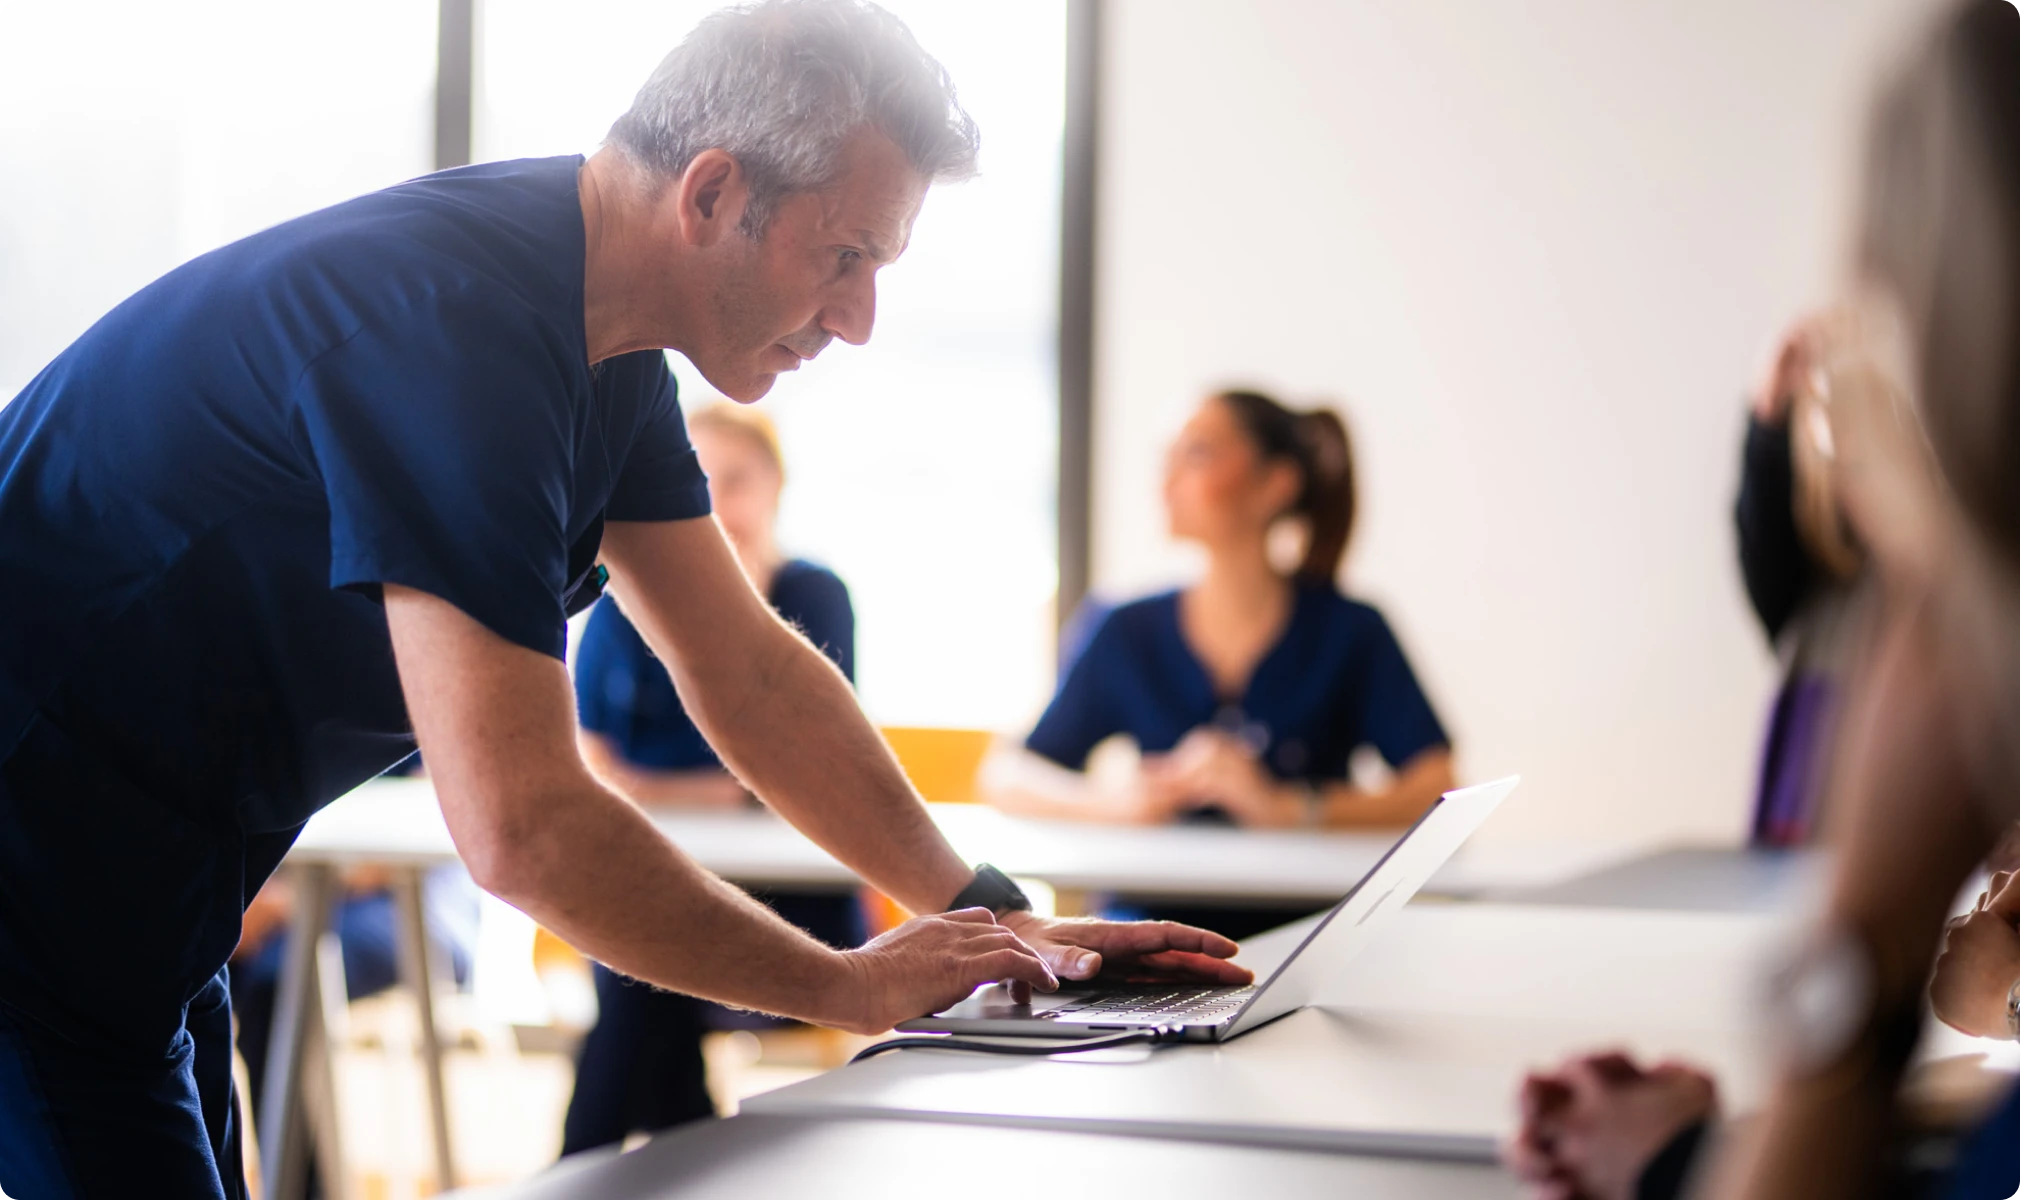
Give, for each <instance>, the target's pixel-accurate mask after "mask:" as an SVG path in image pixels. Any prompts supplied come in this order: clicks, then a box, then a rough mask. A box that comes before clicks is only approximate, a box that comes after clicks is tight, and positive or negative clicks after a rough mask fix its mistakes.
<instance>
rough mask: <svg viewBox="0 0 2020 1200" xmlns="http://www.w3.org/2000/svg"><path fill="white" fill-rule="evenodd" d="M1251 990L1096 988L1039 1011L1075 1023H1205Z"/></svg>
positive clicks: (1222, 1014) (1235, 1006)
mask: <svg viewBox="0 0 2020 1200" xmlns="http://www.w3.org/2000/svg"><path fill="white" fill-rule="evenodd" d="M1254 994H1255V989H1254V988H1252V987H1243V988H1226V987H1207V988H1202V987H1174V988H1161V989H1155V990H1143V991H1127V992H1097V993H1096V994H1094V995H1091V996H1082V997H1081V998H1079V999H1078V1000H1075V1001H1074V1002H1073V1003H1071V1004H1065V1005H1061V1006H1060V1007H1058V1008H1054V1009H1049V1010H1047V1011H1046V1012H1044V1013H1042V1014H1040V1015H1042V1016H1045V1017H1049V1018H1051V1019H1053V1020H1055V1021H1068V1022H1070V1023H1072V1024H1075V1025H1086V1024H1090V1023H1092V1022H1096V1021H1102V1022H1109V1023H1114V1022H1124V1023H1127V1024H1132V1025H1204V1024H1210V1023H1212V1022H1214V1021H1218V1020H1221V1019H1222V1018H1225V1017H1229V1016H1232V1015H1233V1014H1234V1011H1235V1010H1236V1009H1238V1008H1240V1007H1241V1006H1242V1005H1243V1004H1245V1003H1247V1002H1248V998H1249V997H1250V996H1251V995H1254Z"/></svg>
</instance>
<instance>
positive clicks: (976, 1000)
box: [935, 983, 1089, 1021]
mask: <svg viewBox="0 0 2020 1200" xmlns="http://www.w3.org/2000/svg"><path fill="white" fill-rule="evenodd" d="M1088 994H1089V993H1088V989H1086V988H1064V987H1062V988H1060V989H1059V990H1058V991H1056V992H1033V993H1031V1003H1029V1004H1014V1003H1012V1002H1011V1000H1010V989H1009V988H1007V987H1005V986H1003V985H1002V984H1000V983H992V984H990V985H988V986H987V987H982V988H977V989H976V990H975V994H974V995H972V996H970V997H968V998H967V999H966V1000H963V1001H961V1003H959V1004H956V1005H955V1006H954V1007H952V1008H950V1009H948V1010H947V1011H945V1012H943V1013H938V1014H935V1015H937V1016H942V1017H956V1018H966V1019H969V1020H975V1019H978V1018H979V1019H994V1020H999V1021H1000V1020H1003V1019H1004V1018H1006V1017H1007V1018H1017V1017H1030V1016H1034V1015H1036V1014H1038V1013H1043V1012H1050V1011H1051V1010H1053V1009H1055V1008H1059V1007H1062V1006H1064V1005H1067V1004H1071V1003H1073V1001H1074V1000H1075V999H1077V998H1082V997H1085V996H1087V995H1088Z"/></svg>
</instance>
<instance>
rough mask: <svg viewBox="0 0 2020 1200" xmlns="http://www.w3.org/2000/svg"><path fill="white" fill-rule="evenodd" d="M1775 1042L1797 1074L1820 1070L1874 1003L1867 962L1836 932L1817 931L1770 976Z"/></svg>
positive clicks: (1852, 1038) (1848, 1042) (1848, 1043)
mask: <svg viewBox="0 0 2020 1200" xmlns="http://www.w3.org/2000/svg"><path fill="white" fill-rule="evenodd" d="M1774 1000H1775V1003H1774V1005H1773V1009H1772V1011H1773V1013H1774V1023H1775V1026H1776V1029H1775V1032H1776V1034H1777V1035H1778V1040H1779V1041H1780V1042H1781V1043H1782V1045H1784V1046H1785V1047H1787V1052H1788V1055H1789V1058H1790V1060H1791V1062H1792V1064H1793V1065H1794V1066H1795V1067H1796V1069H1797V1070H1800V1071H1815V1070H1821V1069H1822V1068H1824V1067H1827V1066H1829V1065H1830V1064H1832V1063H1834V1062H1836V1061H1837V1060H1838V1059H1839V1058H1840V1057H1842V1056H1843V1055H1844V1053H1845V1052H1846V1051H1847V1050H1849V1049H1850V1048H1851V1047H1852V1045H1853V1043H1854V1042H1856V1041H1857V1039H1858V1036H1859V1032H1860V1030H1862V1029H1864V1028H1865V1026H1866V1022H1867V1019H1868V1017H1869V1016H1870V1014H1871V1011H1872V1005H1873V967H1872V959H1871V957H1870V956H1869V955H1868V954H1867V953H1866V948H1865V946H1864V945H1863V944H1862V943H1861V942H1859V940H1858V939H1857V938H1855V937H1853V936H1852V935H1851V934H1849V933H1847V932H1846V931H1844V930H1841V929H1834V928H1832V929H1825V930H1823V931H1821V932H1820V933H1819V934H1818V936H1817V937H1816V938H1814V939H1813V940H1812V941H1811V942H1810V943H1809V944H1808V945H1807V946H1805V947H1804V948H1803V949H1802V950H1801V951H1799V952H1798V953H1797V955H1796V957H1795V959H1794V961H1792V962H1790V963H1789V965H1788V966H1787V967H1785V968H1784V969H1783V970H1782V971H1781V972H1780V973H1779V974H1778V975H1777V976H1776V978H1775V981H1774Z"/></svg>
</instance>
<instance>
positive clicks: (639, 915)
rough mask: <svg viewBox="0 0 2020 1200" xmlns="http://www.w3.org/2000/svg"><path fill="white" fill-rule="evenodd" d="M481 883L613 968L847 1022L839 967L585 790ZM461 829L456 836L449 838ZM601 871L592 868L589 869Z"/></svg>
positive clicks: (566, 800)
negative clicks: (841, 1006) (839, 1004)
mask: <svg viewBox="0 0 2020 1200" xmlns="http://www.w3.org/2000/svg"><path fill="white" fill-rule="evenodd" d="M544 809H545V812H546V816H547V819H543V820H542V821H541V830H540V835H539V836H538V837H534V838H527V839H525V840H524V841H523V843H522V845H521V848H520V849H518V850H516V851H514V852H513V853H511V854H509V855H505V856H502V857H501V858H500V860H499V861H498V862H497V863H495V864H487V866H488V867H489V870H488V871H487V872H486V877H483V878H480V879H479V881H478V882H479V883H481V884H483V885H484V886H485V887H486V889H487V890H490V891H492V892H494V893H496V894H497V895H498V896H499V897H500V898H502V899H504V900H506V901H508V902H510V903H511V904H512V905H513V906H514V907H516V908H519V909H520V910H522V911H524V912H525V913H526V914H527V915H529V916H531V917H533V918H534V919H535V920H537V921H539V922H540V923H541V924H542V925H545V926H547V927H548V928H549V929H551V930H553V931H554V932H555V933H557V934H559V935H560V936H561V937H562V938H563V939H564V940H565V941H567V942H568V943H569V944H570V945H573V946H575V947H577V948H578V949H580V950H581V951H582V952H583V953H585V954H587V955H589V956H590V957H591V958H594V959H596V960H597V961H599V962H603V963H606V964H608V965H609V966H611V967H612V968H614V969H616V970H618V971H621V972H623V973H624V974H626V975H631V976H634V977H636V978H639V979H643V980H645V981H646V982H648V983H653V984H657V985H659V986H661V987H665V988H669V989H672V990H674V991H680V992H685V993H687V994H689V995H695V996H701V997H704V998H706V999H710V1000H718V1001H722V1002H723V1003H726V1004H733V1005H738V1006H740V1007H745V1008H754V1009H759V1010H762V1011H764V1012H770V1013H776V1014H778V1015H781V1016H788V1017H796V1018H800V1019H803V1020H809V1021H816V1022H823V1023H829V1024H835V1023H846V1021H847V1020H848V1019H849V1014H847V1013H843V1012H840V1011H838V1010H837V1009H836V1005H837V1004H838V1003H845V1002H846V1000H845V999H843V998H846V997H847V996H848V995H849V994H850V991H851V989H849V988H847V987H845V986H842V980H843V979H844V978H845V976H846V973H847V970H848V968H847V966H846V964H845V963H843V962H841V961H840V956H839V955H837V954H836V953H835V952H834V951H832V950H829V949H828V948H827V947H825V946H822V945H821V944H820V943H818V942H816V941H814V939H812V938H810V937H808V936H807V935H806V934H804V933H802V932H801V931H800V930H798V929H795V928H793V927H792V926H791V925H789V924H788V923H786V922H785V921H783V920H781V919H780V918H779V917H778V916H777V915H776V914H774V913H773V912H772V911H771V910H770V909H768V908H766V907H764V906H763V905H761V904H759V903H757V902H756V901H754V900H752V899H751V898H750V897H749V896H746V895H745V894H744V893H743V892H742V891H741V890H739V889H737V888H736V887H733V886H731V885H730V884H728V883H725V882H724V881H722V880H721V879H718V878H716V877H715V876H714V875H711V874H710V873H708V872H707V871H705V870H703V869H701V868H700V867H699V866H697V865H696V864H695V863H694V862H693V861H692V860H691V859H689V858H688V857H687V856H686V855H685V854H683V853H681V851H680V850H679V848H677V847H676V846H674V845H673V844H672V843H671V842H669V841H667V840H666V838H665V837H664V836H662V835H661V834H660V833H659V832H658V830H656V829H655V828H654V827H653V825H652V822H651V821H650V820H649V819H648V818H647V817H646V816H645V815H644V814H643V813H641V812H640V811H639V810H638V809H637V808H636V807H634V806H633V805H631V804H629V803H627V802H626V801H625V800H623V799H621V798H619V797H618V796H616V795H613V794H612V793H610V792H609V791H607V790H605V789H603V788H601V787H598V786H595V785H594V784H592V783H590V782H588V781H587V780H585V781H584V784H583V786H582V788H581V790H580V791H579V792H577V793H576V794H574V795H570V796H567V797H555V798H553V799H552V801H551V802H550V803H548V804H547V805H545V806H544ZM452 828H453V827H452ZM591 864H593V866H592V865H591Z"/></svg>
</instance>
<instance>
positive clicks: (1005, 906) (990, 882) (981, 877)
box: [947, 863, 1031, 917]
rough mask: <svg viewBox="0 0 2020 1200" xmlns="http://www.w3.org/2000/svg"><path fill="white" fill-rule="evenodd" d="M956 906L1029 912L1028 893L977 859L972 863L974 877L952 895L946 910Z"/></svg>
mask: <svg viewBox="0 0 2020 1200" xmlns="http://www.w3.org/2000/svg"><path fill="white" fill-rule="evenodd" d="M957 908H986V909H988V910H989V911H990V912H993V913H995V914H996V915H997V916H999V917H1000V916H1002V915H1003V914H1004V913H1009V912H1030V911H1031V897H1029V896H1027V895H1025V894H1024V889H1023V888H1020V887H1018V886H1017V885H1016V884H1015V883H1013V882H1011V879H1010V877H1009V876H1008V875H1005V874H1004V873H1003V872H1001V871H999V870H997V869H996V868H994V867H992V866H990V865H989V864H988V863H979V864H977V865H976V867H975V878H973V879H971V880H969V881H968V886H967V887H964V888H962V889H961V894H960V895H958V896H956V897H954V902H953V903H952V904H949V905H948V906H947V911H948V912H953V911H954V910H955V909H957Z"/></svg>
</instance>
